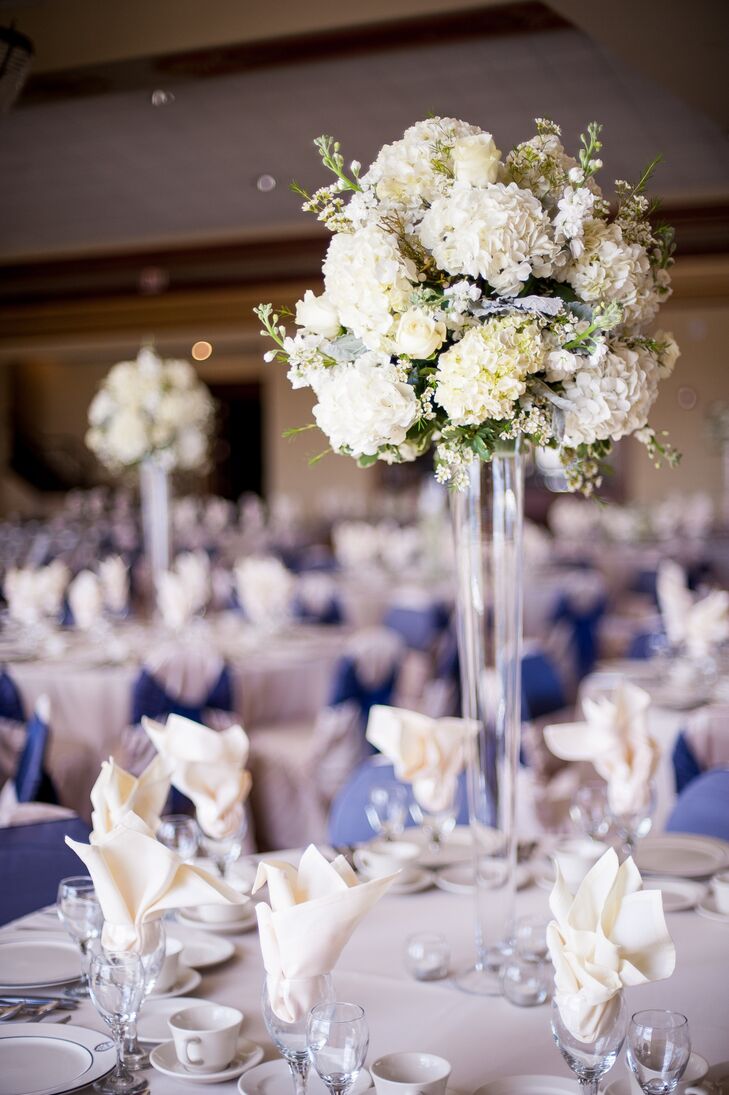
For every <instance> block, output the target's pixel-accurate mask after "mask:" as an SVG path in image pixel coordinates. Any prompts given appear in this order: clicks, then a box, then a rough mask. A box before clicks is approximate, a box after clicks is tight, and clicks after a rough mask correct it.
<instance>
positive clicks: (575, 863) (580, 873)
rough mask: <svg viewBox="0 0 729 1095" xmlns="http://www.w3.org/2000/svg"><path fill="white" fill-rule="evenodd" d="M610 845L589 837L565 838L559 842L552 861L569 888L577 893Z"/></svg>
mask: <svg viewBox="0 0 729 1095" xmlns="http://www.w3.org/2000/svg"><path fill="white" fill-rule="evenodd" d="M608 847H609V845H607V844H603V843H602V842H601V841H599V840H590V839H589V838H588V837H565V839H563V840H560V841H558V843H557V844H556V845H555V848H554V851H553V852H552V859H553V860H554V862H555V863H556V864H557V865H558V866H559V869H560V871H561V872H562V877H563V879H564V880H565V883H566V884H567V888H568V889H569V890H571V891H572V893H575V892H576V891H577V888H578V886H579V885H580V882H582V879H583V878H584V877H585V875H586V874H587V872H588V871H589V870H590V868H591V867H594V866H595V864H596V863H597V861H598V859H599V858H600V856H601V855H604V853H605V852H606V851H607V850H608Z"/></svg>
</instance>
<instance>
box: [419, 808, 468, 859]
mask: <svg viewBox="0 0 729 1095" xmlns="http://www.w3.org/2000/svg"><path fill="white" fill-rule="evenodd" d="M456 799H457V796H456V795H455V794H454V796H453V801H452V802H450V803H449V804H448V805H447V806H445V807H444V808H443V809H442V810H428V809H426V808H425V807H424V806H422V805H421V804H420V803H419V802H418V801H417V800H416V801H414V802H412V803H411V804H410V813H411V815H412V818H413V820H414V821H415V823H416V824H417V825H420V827H421V828H422V830H423V834H424V836H425V839H426V841H427V842H428V848H429V849H430V851H431V852H433V853H434V854H436V855H437V854H438V853H439V852H440V851H441V849H442V847H443V840H444V838H445V837H446V836H448V834H449V833H451V832H453V830H454V829H455V827H456V817H457V814H458V803H457V801H456Z"/></svg>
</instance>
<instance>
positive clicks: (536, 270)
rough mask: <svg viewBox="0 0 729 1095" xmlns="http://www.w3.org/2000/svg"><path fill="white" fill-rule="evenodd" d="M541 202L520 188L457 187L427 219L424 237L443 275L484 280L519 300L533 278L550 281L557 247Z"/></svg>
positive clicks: (499, 185)
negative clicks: (523, 287) (524, 287)
mask: <svg viewBox="0 0 729 1095" xmlns="http://www.w3.org/2000/svg"><path fill="white" fill-rule="evenodd" d="M549 228H550V224H549V219H548V217H547V215H546V214H545V212H544V210H543V209H542V206H541V204H540V203H539V201H538V200H537V199H536V198H535V197H534V195H533V194H530V193H529V192H528V191H527V190H520V189H519V187H518V186H517V185H516V184H515V183H509V185H508V186H506V185H504V184H503V183H494V184H493V185H490V186H486V187H484V188H482V189H476V188H473V187H462V186H458V185H456V186H454V187H453V189H452V190H451V192H450V193H449V194H448V195H446V196H444V197H441V198H436V200H435V201H434V202H433V204H432V205H431V207H430V209H429V210H428V211H427V213H426V214H425V216H424V217H423V219H422V221H421V224H420V227H419V230H418V231H419V235H420V239H421V241H422V243H423V244H424V246H425V247H427V248H428V250H429V251H431V252H432V254H433V258H434V259H435V261H436V263H437V264H438V266H439V267H441V269H443V270H446V271H447V272H448V273H449V274H466V275H468V276H470V277H474V278H475V277H482V278H484V280H485V281H487V282H488V283H489V285H491V286H492V288H494V289H495V290H496V292H497V293H499V294H500V295H502V296H515V295H516V294H517V293H518V292H519V291H520V290H521V288H522V285H523V283H524V282H525V281H526V280H527V278H528V277H529V276H530V275H531V274H535V275H536V276H537V277H548V276H549V275H550V274H551V273H552V261H553V259H554V258H555V256H556V254H557V250H558V248H557V246H556V244H555V243H554V241H553V240H552V239H551V237H550V235H549Z"/></svg>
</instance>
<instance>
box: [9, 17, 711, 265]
mask: <svg viewBox="0 0 729 1095" xmlns="http://www.w3.org/2000/svg"><path fill="white" fill-rule="evenodd" d="M12 6H15V7H17V8H18V11H17V14H18V15H22V12H23V8H22V6H20V4H16V5H11V4H8V3H7V2H6V0H5V2H4V8H5V9H7V8H9V7H12ZM37 6H38V5H34V4H33V3H31V4H29V5H28V8H27V15H28V20H27V21H28V22H29V23H31V22H32V20H31V18H30V16H31V15H32V13H33V11H34V8H35V7H37ZM57 6H58V7H63V6H64V5H62V4H59V5H57ZM162 6H164V5H162ZM200 6H201V5H198V7H200ZM314 6H315V7H316V5H314ZM324 6H325V7H326V6H327V5H326V4H325V5H324ZM379 6H381V5H379ZM438 6H439V7H440V8H441V9H443V7H444V6H445V5H443V4H440V5H436V4H434V3H429V4H428V5H427V9H428V10H429V11H432V10H433V9H434V7H438ZM483 6H484V5H481V7H483ZM564 6H565V4H562V7H564ZM567 6H569V5H567ZM582 6H583V7H584V5H582ZM40 7H43V5H40ZM76 7H78V4H76ZM244 7H248V5H244ZM588 7H589V5H588ZM515 8H524V9H526V8H529V9H533V10H534V11H536V10H537V9H541V8H542V5H536V4H529V5H515ZM238 10H239V11H240V5H239V6H238ZM398 10H399V9H398ZM543 10H544V11H547V10H548V9H543ZM684 10H685V5H684ZM4 14H5V12H4V10H3V8H0V18H1V17H2V16H3V15H4ZM454 25H455V24H454ZM472 25H473V31H472V33H461V34H458V35H451V36H450V37H449V35H448V34H447V33H444V34H442V35H439V36H437V37H438V38H439V39H440V40H436V41H434V40H433V37H434V36H433V35H432V34H431V35H430V36H429V37H426V38H422V37H421V38H418V37H417V35H414V36H413V41H412V42H411V43H410V44H409V42H408V35H407V34H403V33H401V34H400V35H399V37H397V38H395V39H391V40H389V41H387V42H386V43H384V44H383V42H379V44H378V41H376V40H372V42H371V43H370V46H369V48H367V49H363V48H361V47H360V48H359V49H357V48H353V47H352V39H351V37H350V38H349V39H347V41H346V42H344V43H343V46H342V49H341V50H337V49H336V48H334V47H332V46H331V44H330V48H328V49H326V50H322V49H321V48H320V49H319V50H318V51H317V50H313V51H310V52H309V53H308V54H306V55H301V54H300V53H299V54H298V55H294V54H291V53H289V54H286V52H285V51H282V53H281V55H280V56H278V55H276V53H275V51H273V52H271V51H270V50H269V52H268V53H267V54H266V57H267V61H266V63H260V64H258V65H255V64H252V63H251V55H250V53H249V54H247V55H246V56H247V57H248V61H247V62H245V63H244V64H242V65H241V66H240V67H241V69H242V70H241V71H228V72H227V74H224V75H215V76H209V75H208V76H207V78H192V77H191V76H190V75H189V71H188V72H187V74H185V75H184V76H181V75H180V71H181V70H180V69H179V68H178V69H176V68H175V66H174V65H170V64H169V63H166V64H165V65H158V66H157V67H156V68H155V67H151V68H150V67H147V68H146V69H144V68H143V69H140V68H139V66H137V68H136V69H130V68H129V62H127V68H126V69H124V71H123V73H122V75H123V76H124V74H126V76H125V78H126V79H127V83H129V82H130V80H129V74H130V72H131V73H132V75H134V73H135V72H136V74H137V76H136V79H132V80H131V84H132V86H131V87H130V88H129V89H128V90H114V87H115V84H114V82H112V84H111V87H112V90H106V89H105V90H103V93H102V91H99V93H93V89H92V90H91V93H89V88H88V86H87V87H86V91H85V93H80V94H78V95H77V96H74V97H64V94H63V93H59V94H58V95H53V94H48V92H47V91H46V94H45V96H41V97H40V101H38V99H37V98H36V101H35V102H34V101H33V95H32V90H33V89H32V86H31V88H30V89H29V91H30V94H29V98H28V100H27V105H22V103H21V105H20V106H19V107H18V108H16V109H15V110H14V111H13V112H12V113H10V114H8V115H6V116H4V117H2V118H0V142H1V143H0V148H1V150H2V152H1V155H2V164H3V170H2V172H0V261H3V262H5V263H6V264H10V263H13V262H22V263H33V262H35V261H36V260H39V259H41V258H43V259H51V258H54V257H59V258H60V257H61V256H63V257H67V256H82V255H93V254H104V253H106V254H108V253H115V254H117V253H122V252H136V251H144V250H150V249H154V248H164V247H167V246H175V247H180V246H187V247H196V246H198V245H202V244H206V245H209V244H211V243H226V244H228V243H231V242H234V241H251V240H268V239H271V238H274V237H277V238H279V239H281V238H283V239H289V238H292V237H294V236H301V235H307V234H308V235H310V234H311V233H312V232H313V231H314V230H315V225H314V224H312V223H311V222H310V221H308V220H307V218H305V216H304V214H302V213H301V212H300V211H299V203H298V199H297V198H296V196H295V195H293V194H292V193H291V192H290V191H289V189H288V186H287V184H288V182H289V181H290V180H291V179H292V178H296V179H298V180H299V181H300V182H302V183H303V184H304V185H306V186H308V187H316V186H317V185H320V184H321V182H322V181H323V174H322V171H321V169H320V168H319V166H318V163H317V159H316V155H315V153H314V150H313V148H312V145H311V141H312V138H313V137H315V136H317V135H318V134H320V133H322V132H325V133H333V134H336V135H338V136H339V137H340V138H341V139H342V141H343V144H344V150H345V153H346V154H347V155H348V156H352V157H356V158H358V159H361V160H362V161H363V162H364V163H367V162H368V161H369V160H370V159H371V158H372V157H373V156H374V155H375V153H376V151H377V149H378V147H379V146H380V145H381V144H382V143H383V142H385V141H389V140H393V139H395V138H396V137H397V136H398V135H399V134H400V133H401V132H402V130H403V129H404V128H405V127H406V126H407V125H409V124H411V123H412V122H414V121H416V120H417V119H419V118H421V117H423V116H425V115H426V114H428V113H430V112H433V113H438V114H452V115H456V116H458V117H463V118H466V119H468V120H469V121H472V122H476V123H478V124H480V125H482V126H484V127H485V128H488V129H490V130H492V131H493V133H494V135H495V137H496V140H497V143H498V144H499V146H500V147H501V148H508V147H509V146H510V145H512V144H513V143H515V142H516V141H518V140H520V139H522V138H524V137H527V136H529V135H530V133H531V132H532V121H531V120H532V118H533V116H534V115H535V114H540V115H545V116H548V117H554V118H556V119H558V120H559V121H560V123H561V124H562V126H563V129H564V132H565V137H566V141H567V143H568V144H569V145H574V143H575V141H576V139H577V135H578V133H579V131H580V129H581V128H582V127H584V125H585V124H586V123H587V122H588V121H590V120H592V119H593V118H594V119H598V120H600V121H602V122H603V123H604V126H605V130H604V142H605V147H604V152H603V156H604V159H605V162H606V164H607V169H606V179H607V180H611V179H613V178H624V177H628V178H630V177H636V176H637V175H638V173H639V172H640V170H641V168H642V167H643V165H644V164H645V163H646V162H647V161H648V160H650V159H651V158H652V157H653V156H654V155H656V154H657V153H659V152H661V153H662V154H663V155H664V158H665V163H664V165H663V166H662V167H661V169H660V171H659V174H658V176H657V179H656V182H655V187H654V189H655V191H656V192H657V193H659V194H660V195H661V196H662V197H663V199H664V201H665V203H666V205H667V206H687V205H694V204H697V203H699V204H700V203H708V204H712V203H714V204H716V203H724V205H726V204H727V202H729V141H727V138H726V133H725V131H724V129H723V128H722V126H721V125H720V124H718V123H717V122H716V121H713V120H711V119H710V118H709V117H708V115H707V114H706V113H704V112H702V111H701V110H700V109H698V108H697V107H696V106H694V105H689V102H688V101H687V99H686V98H685V97H679V96H678V95H676V94H675V93H674V92H672V91H670V90H668V89H667V88H666V87H664V86H662V84H659V83H658V82H656V81H655V80H654V79H652V78H650V77H648V76H647V75H645V74H644V73H642V72H641V71H639V70H638V69H637V68H636V67H634V66H633V65H631V64H628V63H626V61H625V60H622V59H621V58H619V57H618V56H617V53H615V52H614V51H611V50H610V49H608V48H607V47H606V46H605V45H603V44H601V43H600V42H598V41H596V40H595V38H593V37H589V36H588V35H587V34H586V33H584V32H583V31H582V30H579V29H577V28H574V27H572V26H570V25H568V24H567V23H565V22H564V21H563V20H562V19H561V18H558V17H555V18H554V19H552V20H550V19H547V20H546V22H545V21H544V20H543V21H542V23H537V24H535V26H538V27H541V28H542V29H534V30H530V29H528V24H527V25H526V27H525V26H524V25H521V27H520V30H519V33H510V32H507V33H503V29H502V32H500V33H488V32H487V29H482V27H481V24H479V23H478V20H477V19H475V17H473V23H472ZM19 26H20V28H21V29H26V28H25V27H24V26H23V22H22V19H21V20H20V21H19ZM464 26H466V24H464ZM486 26H487V25H486V24H485V23H484V24H483V27H484V28H486ZM545 28H547V29H545ZM28 29H30V28H28ZM492 30H493V26H492ZM355 46H356V41H355ZM254 58H255V54H254ZM83 59H84V60H86V61H87V60H88V57H84V58H83ZM56 63H58V62H57V60H56ZM669 64H670V62H669V59H668V58H666V65H667V66H668V65H669ZM49 67H51V68H52V67H53V66H52V65H49V63H48V62H46V66H45V68H46V71H47V70H48V68H49ZM228 67H229V68H230V66H228ZM233 67H235V66H233ZM112 69H113V65H112V64H111V62H109V71H110V72H111V71H112ZM79 71H81V70H79ZM114 71H116V72H117V74H118V73H119V72H121V70H114ZM182 71H184V69H183V70H182ZM140 73H141V76H140ZM160 74H163V75H162V76H161V75H160ZM160 79H163V80H164V82H163V84H162V89H163V90H165V91H167V92H172V93H173V95H174V100H173V101H169V102H168V103H167V104H166V105H162V106H153V105H152V102H151V92H152V90H154V89H155V87H158V86H159V84H158V83H154V82H151V81H153V80H155V81H159V80H160ZM119 83H121V84H122V85H123V84H124V80H123V79H122V80H117V81H116V84H117V85H118V84H119ZM145 84H146V86H145ZM137 85H138V86H137ZM82 90H83V89H82ZM262 174H270V175H272V176H274V177H275V178H276V180H277V182H278V185H277V187H276V188H275V189H274V190H273V191H272V192H270V193H262V192H260V191H259V190H258V189H257V188H256V180H257V178H258V177H259V176H260V175H262Z"/></svg>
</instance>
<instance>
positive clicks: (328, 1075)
mask: <svg viewBox="0 0 729 1095" xmlns="http://www.w3.org/2000/svg"><path fill="white" fill-rule="evenodd" d="M306 1040H307V1044H308V1049H309V1058H310V1059H311V1063H312V1064H313V1066H314V1068H315V1069H316V1071H317V1073H318V1074H319V1077H320V1078H321V1080H322V1081H323V1082H324V1084H326V1086H327V1088H328V1089H329V1091H330V1092H331V1095H346V1093H347V1092H348V1091H349V1090H350V1088H351V1087H352V1085H353V1084H354V1082H355V1080H356V1079H357V1077H358V1076H359V1073H360V1070H361V1068H362V1066H363V1065H364V1062H365V1057H366V1056H367V1047H368V1046H369V1044H370V1032H369V1029H368V1027H367V1020H366V1018H365V1013H364V1011H363V1009H362V1008H361V1007H360V1006H359V1004H346V1003H331V1004H317V1005H316V1007H314V1008H312V1009H311V1011H310V1013H309V1021H308V1024H307V1028H306Z"/></svg>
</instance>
